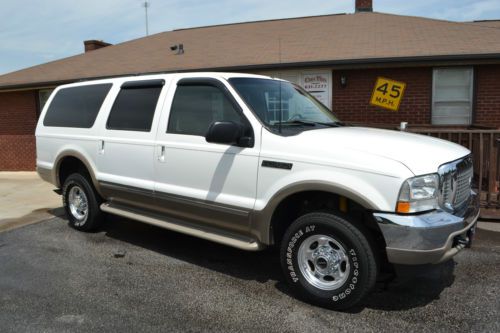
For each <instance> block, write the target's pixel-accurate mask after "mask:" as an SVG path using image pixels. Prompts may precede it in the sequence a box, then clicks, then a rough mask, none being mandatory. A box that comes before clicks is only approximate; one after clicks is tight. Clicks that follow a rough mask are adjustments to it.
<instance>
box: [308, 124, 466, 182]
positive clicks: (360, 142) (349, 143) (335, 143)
mask: <svg viewBox="0 0 500 333" xmlns="http://www.w3.org/2000/svg"><path fill="white" fill-rule="evenodd" d="M299 136H302V137H303V139H306V141H309V142H311V143H312V142H314V143H312V144H317V145H322V144H325V143H326V144H327V145H328V147H329V149H330V150H331V149H332V147H337V148H343V150H348V151H358V152H360V153H364V154H368V155H377V156H381V157H384V158H388V159H392V160H394V161H398V162H400V163H402V164H404V165H405V166H406V167H407V168H408V169H409V170H410V171H411V172H413V173H414V174H415V175H422V174H427V173H433V172H436V171H437V170H438V168H439V166H440V165H442V164H444V163H447V162H451V161H454V160H457V159H459V158H462V157H464V156H466V155H468V154H470V151H469V150H468V149H466V148H464V147H462V146H460V145H458V144H455V143H452V142H450V141H445V140H441V139H437V138H433V137H430V136H425V135H420V134H413V133H407V132H400V131H392V130H382V129H375V128H366V127H347V126H346V127H335V128H327V129H320V130H311V131H305V132H302V133H301V134H300V135H299ZM325 148H326V147H325Z"/></svg>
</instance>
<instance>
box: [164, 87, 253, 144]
mask: <svg viewBox="0 0 500 333" xmlns="http://www.w3.org/2000/svg"><path fill="white" fill-rule="evenodd" d="M215 121H232V122H235V123H243V118H242V116H241V115H240V114H239V113H238V111H237V110H236V109H235V107H234V106H233V104H232V103H231V101H230V100H229V99H228V98H227V96H226V95H225V94H224V92H223V91H221V90H220V89H219V88H217V87H214V86H210V85H187V86H178V87H177V91H176V92H175V96H174V100H173V102H172V108H171V110H170V120H169V122H168V129H167V132H168V133H176V134H188V135H200V136H205V135H206V133H207V131H208V128H209V127H210V125H211V124H212V123H213V122H215Z"/></svg>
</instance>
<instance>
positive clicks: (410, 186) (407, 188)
mask: <svg viewBox="0 0 500 333" xmlns="http://www.w3.org/2000/svg"><path fill="white" fill-rule="evenodd" d="M438 189H439V176H438V175H437V174H435V173H433V174H430V175H425V176H418V177H413V178H410V179H407V180H405V182H404V183H403V186H401V190H400V191H399V198H398V204H397V206H396V212H397V213H416V212H422V211H426V210H432V209H436V208H437V207H438V199H437V198H438Z"/></svg>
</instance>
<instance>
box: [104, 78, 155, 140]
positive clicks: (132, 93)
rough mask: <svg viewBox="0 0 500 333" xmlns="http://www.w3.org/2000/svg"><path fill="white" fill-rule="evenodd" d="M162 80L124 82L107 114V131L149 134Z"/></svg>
mask: <svg viewBox="0 0 500 333" xmlns="http://www.w3.org/2000/svg"><path fill="white" fill-rule="evenodd" d="M164 83H165V82H164V81H163V80H147V81H136V82H125V83H124V84H123V85H122V87H121V90H120V93H119V94H118V96H117V97H116V100H115V103H114V104H113V107H112V108H111V112H110V113H109V118H108V122H107V125H106V128H107V129H112V130H122V131H140V132H149V131H150V130H151V124H152V123H153V117H154V113H155V109H156V104H157V103H158V97H159V96H160V92H161V89H162V87H163V85H164Z"/></svg>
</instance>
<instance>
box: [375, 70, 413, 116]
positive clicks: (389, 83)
mask: <svg viewBox="0 0 500 333" xmlns="http://www.w3.org/2000/svg"><path fill="white" fill-rule="evenodd" d="M405 88H406V83H404V82H400V81H394V80H391V79H387V78H385V77H378V78H377V82H376V83H375V87H374V88H373V93H372V98H371V99H370V104H371V105H373V106H378V107H381V108H384V109H388V110H391V111H398V110H399V104H400V102H401V99H402V98H403V93H404V91H405Z"/></svg>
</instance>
